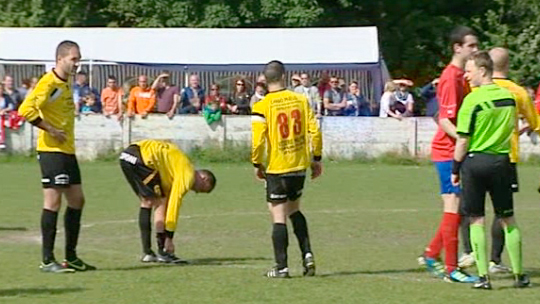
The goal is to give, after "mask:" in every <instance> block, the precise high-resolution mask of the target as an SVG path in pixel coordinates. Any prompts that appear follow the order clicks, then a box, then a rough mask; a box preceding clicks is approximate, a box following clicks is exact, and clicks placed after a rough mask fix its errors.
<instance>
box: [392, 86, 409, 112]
mask: <svg viewBox="0 0 540 304" xmlns="http://www.w3.org/2000/svg"><path fill="white" fill-rule="evenodd" d="M394 83H395V84H397V86H398V88H397V90H396V91H395V92H394V95H395V97H396V102H395V103H394V107H393V108H392V110H393V111H398V112H399V113H401V114H402V116H413V111H414V110H413V107H414V99H413V96H412V94H411V93H410V92H409V91H408V89H409V87H412V86H413V82H412V81H410V80H408V79H398V80H394ZM391 107H392V106H391Z"/></svg>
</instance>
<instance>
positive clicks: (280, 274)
mask: <svg viewBox="0 0 540 304" xmlns="http://www.w3.org/2000/svg"><path fill="white" fill-rule="evenodd" d="M266 276H267V277H269V278H276V279H288V278H290V277H291V276H290V275H289V268H287V267H285V268H282V269H278V268H277V267H274V268H272V269H270V270H268V272H267V273H266Z"/></svg>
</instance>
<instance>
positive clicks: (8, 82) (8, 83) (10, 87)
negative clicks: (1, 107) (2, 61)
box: [4, 75, 24, 109]
mask: <svg viewBox="0 0 540 304" xmlns="http://www.w3.org/2000/svg"><path fill="white" fill-rule="evenodd" d="M4 94H6V95H8V96H9V97H10V99H11V101H12V102H13V105H14V106H15V109H18V108H19V106H20V105H21V103H22V102H23V100H24V95H23V94H21V93H20V92H19V91H18V90H17V89H16V88H15V82H14V81H13V77H11V76H10V75H6V76H5V77H4Z"/></svg>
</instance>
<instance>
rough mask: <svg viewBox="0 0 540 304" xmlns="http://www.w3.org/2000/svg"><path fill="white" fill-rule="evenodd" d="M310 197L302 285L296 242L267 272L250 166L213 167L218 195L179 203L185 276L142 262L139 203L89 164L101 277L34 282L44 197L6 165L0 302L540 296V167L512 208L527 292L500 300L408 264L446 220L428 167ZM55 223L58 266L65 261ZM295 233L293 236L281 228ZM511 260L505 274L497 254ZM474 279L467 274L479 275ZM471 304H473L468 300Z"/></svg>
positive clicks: (367, 177) (339, 167)
mask: <svg viewBox="0 0 540 304" xmlns="http://www.w3.org/2000/svg"><path fill="white" fill-rule="evenodd" d="M325 166H326V167H325V173H324V176H323V177H322V178H321V179H319V180H317V181H316V182H308V183H307V185H306V192H305V196H304V204H303V207H304V211H305V214H306V215H307V218H308V221H309V225H310V233H311V237H312V244H313V248H314V252H315V257H316V259H317V264H318V275H317V276H316V277H313V278H303V277H301V267H300V256H299V251H298V246H297V243H296V239H295V238H294V235H293V234H292V233H291V234H290V244H291V245H290V246H289V265H290V266H291V268H292V269H291V270H292V272H291V275H293V276H294V277H293V279H290V280H270V279H267V278H264V277H263V276H262V274H263V273H264V272H265V270H267V269H268V268H269V267H270V266H272V264H273V260H272V249H271V241H270V229H271V226H270V224H269V216H268V214H267V210H266V205H265V203H264V199H263V198H264V191H263V187H262V184H260V183H258V182H256V181H255V180H254V179H253V177H252V168H251V167H250V166H249V165H248V164H246V165H240V164H220V165H216V164H212V165H210V166H209V167H211V168H212V169H213V170H214V171H215V173H216V175H217V177H218V186H217V188H216V190H215V192H214V193H212V194H210V195H205V194H199V195H196V194H194V193H191V194H189V195H188V196H187V198H186V199H185V201H184V206H183V207H182V210H181V219H180V225H179V228H178V232H177V234H176V235H177V237H176V248H177V253H178V254H179V255H180V256H182V257H184V258H187V259H189V260H191V261H192V265H188V266H168V265H155V264H154V265H146V264H145V265H143V264H142V263H140V262H139V260H138V259H139V256H140V241H139V237H138V228H137V223H136V219H137V214H138V202H137V199H136V198H135V196H134V195H133V194H132V193H131V190H130V189H129V188H128V185H127V183H126V182H125V181H124V178H123V176H122V175H121V172H120V170H119V168H118V166H117V164H116V163H107V162H96V163H83V164H82V165H81V169H82V172H83V180H84V186H85V193H86V197H87V205H86V209H85V210H86V211H85V213H84V218H83V228H82V233H81V239H80V246H79V255H80V256H81V257H82V258H84V259H86V260H87V261H89V262H91V263H94V264H96V265H97V266H98V267H99V268H100V270H99V271H96V272H91V273H76V274H71V275H54V274H42V273H40V272H39V271H38V268H37V266H38V264H39V259H40V234H39V217H40V209H41V204H42V203H41V199H42V198H41V189H40V186H39V180H40V175H39V168H38V165H37V163H36V162H35V161H29V162H14V163H2V164H0V172H1V174H0V185H1V186H0V189H1V192H0V261H1V262H0V265H1V266H0V267H1V268H0V283H1V285H0V302H6V303H55V304H60V303H78V304H86V303H93V304H95V303H99V304H104V303H116V304H124V303H143V304H149V303H160V304H165V303H400V304H401V303H437V304H442V303H490V304H495V303H508V301H513V302H515V303H538V302H539V300H538V299H539V298H540V289H538V288H535V287H537V286H540V260H539V256H538V253H539V252H540V234H539V233H538V231H540V221H539V220H538V218H539V214H540V206H538V200H539V196H538V193H536V190H535V189H536V186H537V182H538V176H539V175H540V170H538V169H537V168H535V167H532V166H528V167H527V166H524V167H523V168H520V169H521V171H520V178H521V188H522V192H521V193H519V194H518V195H517V197H516V201H517V204H516V205H517V208H516V209H517V216H518V220H519V222H520V225H521V227H522V228H523V236H524V243H525V244H524V260H525V267H526V269H527V270H528V271H529V273H530V274H531V279H532V282H533V284H535V283H536V284H535V285H534V286H533V288H530V289H526V290H514V289H512V288H509V286H511V281H510V280H509V279H508V277H504V276H502V277H496V278H495V280H494V288H495V290H494V291H491V292H485V291H475V290H471V289H470V286H468V285H460V284H450V283H444V282H442V281H441V280H438V279H434V278H431V277H430V276H429V275H428V274H427V273H425V272H424V271H423V270H421V269H419V268H418V266H417V264H416V257H417V255H418V254H419V253H420V252H421V251H422V249H423V247H424V246H425V244H426V243H427V241H428V240H429V238H430V237H431V235H432V233H433V232H434V230H435V227H436V225H437V224H438V221H439V217H440V212H441V211H440V210H441V209H440V202H439V197H438V195H437V189H438V184H437V180H436V176H435V172H434V169H433V168H432V167H431V166H421V167H413V166H385V165H374V166H372V165H365V164H364V165H360V164H352V163H346V164H345V163H341V164H340V163H328V164H325ZM61 223H62V221H59V228H60V230H59V235H58V238H57V246H56V248H57V250H56V255H57V257H58V258H59V259H61V258H62V257H63V244H64V240H63V230H62V228H61V227H62V224H61ZM289 228H290V227H289ZM504 259H505V261H506V262H507V263H509V261H508V259H507V257H506V256H505V258H504ZM471 272H473V273H474V272H475V270H474V269H472V270H471ZM472 301H475V302H472Z"/></svg>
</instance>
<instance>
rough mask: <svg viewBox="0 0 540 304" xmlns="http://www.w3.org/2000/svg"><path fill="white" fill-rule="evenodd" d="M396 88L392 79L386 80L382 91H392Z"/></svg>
mask: <svg viewBox="0 0 540 304" xmlns="http://www.w3.org/2000/svg"><path fill="white" fill-rule="evenodd" d="M395 90H396V84H395V83H394V82H393V81H387V82H386V83H385V84H384V91H385V92H394V91H395Z"/></svg>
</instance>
